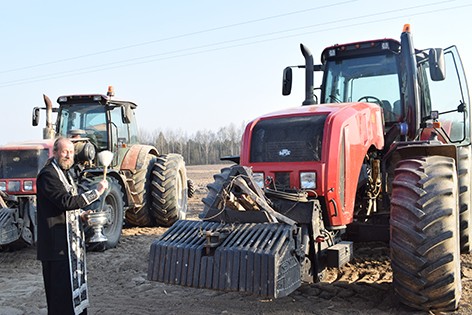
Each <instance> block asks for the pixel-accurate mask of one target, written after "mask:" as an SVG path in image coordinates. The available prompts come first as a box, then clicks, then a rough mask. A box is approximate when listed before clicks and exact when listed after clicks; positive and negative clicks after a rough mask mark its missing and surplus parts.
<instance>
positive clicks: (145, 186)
mask: <svg viewBox="0 0 472 315" xmlns="http://www.w3.org/2000/svg"><path fill="white" fill-rule="evenodd" d="M155 162H156V156H154V155H152V154H147V155H146V158H145V160H144V162H143V164H142V167H141V169H139V170H137V171H136V173H135V174H134V175H133V182H134V187H135V193H136V194H137V199H138V200H140V202H141V207H140V208H137V209H130V210H128V211H126V222H127V223H129V224H131V225H134V226H153V225H154V220H153V219H152V216H151V213H150V210H149V208H150V206H151V193H150V191H151V181H152V178H151V173H152V169H153V167H154V163H155Z"/></svg>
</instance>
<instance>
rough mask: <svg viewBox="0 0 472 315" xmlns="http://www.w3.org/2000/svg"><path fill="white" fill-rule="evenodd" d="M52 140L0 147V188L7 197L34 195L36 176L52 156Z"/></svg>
mask: <svg viewBox="0 0 472 315" xmlns="http://www.w3.org/2000/svg"><path fill="white" fill-rule="evenodd" d="M53 144H54V140H51V139H49V140H35V141H27V142H19V143H12V144H5V145H2V146H0V161H1V164H2V168H1V169H0V170H1V171H2V173H1V174H0V187H2V188H3V187H4V188H5V190H4V191H5V192H6V193H7V194H9V195H33V194H36V175H37V174H38V172H39V171H40V170H41V168H42V167H43V166H44V164H45V163H46V161H47V159H48V158H50V157H51V156H52V150H53Z"/></svg>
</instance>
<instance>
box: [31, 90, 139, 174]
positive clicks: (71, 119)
mask: <svg viewBox="0 0 472 315" xmlns="http://www.w3.org/2000/svg"><path fill="white" fill-rule="evenodd" d="M112 96H113V89H112V88H111V87H109V91H108V93H107V95H106V96H105V95H102V94H90V95H66V96H60V97H59V98H58V99H57V103H58V104H59V107H55V108H53V107H52V104H51V101H50V100H49V99H48V98H47V97H46V96H45V103H46V107H42V108H38V107H36V108H34V110H33V125H37V124H38V122H39V110H40V109H45V110H46V113H47V121H52V119H51V118H50V117H51V115H52V113H53V112H55V113H57V117H56V122H55V125H53V124H52V123H51V122H49V123H47V127H46V128H45V131H44V137H45V138H54V137H55V136H63V137H67V138H71V140H72V141H73V142H76V143H79V142H81V141H83V140H84V139H88V141H90V142H91V143H92V144H93V146H94V148H95V151H97V152H101V151H104V150H109V151H112V152H115V153H117V154H115V156H114V160H113V162H112V166H117V165H120V163H121V161H122V160H123V158H124V155H125V154H126V152H127V151H128V150H129V147H131V146H132V145H134V144H137V143H138V128H137V122H136V118H135V113H134V109H136V108H137V105H136V104H135V103H132V102H129V101H119V100H114V99H112ZM78 150H80V148H76V151H78Z"/></svg>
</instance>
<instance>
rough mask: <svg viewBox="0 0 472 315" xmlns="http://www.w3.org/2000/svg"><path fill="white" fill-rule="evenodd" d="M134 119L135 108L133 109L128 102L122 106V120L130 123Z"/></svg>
mask: <svg viewBox="0 0 472 315" xmlns="http://www.w3.org/2000/svg"><path fill="white" fill-rule="evenodd" d="M132 119H133V110H132V109H131V106H130V105H128V104H126V105H123V106H122V107H121V120H122V121H123V123H124V124H129V123H131V121H132Z"/></svg>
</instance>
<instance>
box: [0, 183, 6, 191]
mask: <svg viewBox="0 0 472 315" xmlns="http://www.w3.org/2000/svg"><path fill="white" fill-rule="evenodd" d="M0 190H1V191H6V190H7V183H6V182H0Z"/></svg>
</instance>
